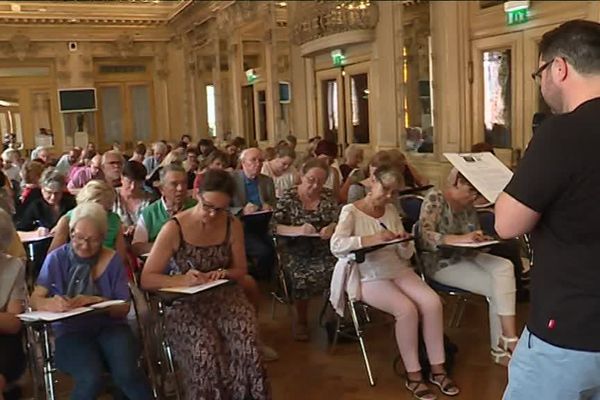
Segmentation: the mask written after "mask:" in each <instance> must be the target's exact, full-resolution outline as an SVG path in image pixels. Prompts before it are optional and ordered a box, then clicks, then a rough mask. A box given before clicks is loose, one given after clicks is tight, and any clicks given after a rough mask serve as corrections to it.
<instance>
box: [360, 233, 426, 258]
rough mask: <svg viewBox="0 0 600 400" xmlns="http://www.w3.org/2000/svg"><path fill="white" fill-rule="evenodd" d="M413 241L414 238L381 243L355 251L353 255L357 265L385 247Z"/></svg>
mask: <svg viewBox="0 0 600 400" xmlns="http://www.w3.org/2000/svg"><path fill="white" fill-rule="evenodd" d="M411 240H415V238H414V236H409V237H406V238H404V239H394V240H390V241H387V242H384V243H379V244H376V245H373V246H368V247H361V248H360V249H358V250H354V251H352V252H351V253H352V254H354V258H355V260H356V262H357V263H362V262H364V261H365V256H366V255H367V254H369V253H371V252H373V251H375V250H379V249H382V248H384V247H387V246H390V245H393V244H399V243H404V242H410V241H411Z"/></svg>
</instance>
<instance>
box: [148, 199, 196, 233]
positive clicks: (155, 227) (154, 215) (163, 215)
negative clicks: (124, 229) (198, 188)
mask: <svg viewBox="0 0 600 400" xmlns="http://www.w3.org/2000/svg"><path fill="white" fill-rule="evenodd" d="M196 203H198V202H197V201H196V200H194V199H189V198H187V199H185V200H184V201H183V207H182V208H181V211H183V210H187V209H188V208H192V207H194V206H195V205H196ZM142 217H143V218H144V224H145V225H146V231H148V242H149V243H153V242H154V241H155V240H156V237H157V236H158V232H160V229H161V228H162V227H163V225H164V224H165V223H166V222H167V221H168V220H169V218H171V217H172V216H171V215H169V213H168V212H167V209H166V208H165V206H164V203H163V200H162V198H160V199H158V200H156V201H154V202H153V203H152V204H150V205H149V206H148V207H146V208H144V210H143V211H142Z"/></svg>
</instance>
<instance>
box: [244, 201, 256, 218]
mask: <svg viewBox="0 0 600 400" xmlns="http://www.w3.org/2000/svg"><path fill="white" fill-rule="evenodd" d="M257 211H258V206H257V205H256V204H252V203H248V204H246V205H245V206H244V210H243V213H244V215H246V214H252V213H255V212H257Z"/></svg>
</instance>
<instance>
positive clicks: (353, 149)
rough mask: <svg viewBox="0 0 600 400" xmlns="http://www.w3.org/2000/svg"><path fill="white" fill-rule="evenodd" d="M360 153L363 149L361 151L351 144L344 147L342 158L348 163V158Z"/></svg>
mask: <svg viewBox="0 0 600 400" xmlns="http://www.w3.org/2000/svg"><path fill="white" fill-rule="evenodd" d="M362 152H363V149H361V148H360V147H359V146H358V145H356V144H351V145H350V146H348V147H346V150H345V151H344V156H345V157H346V161H348V159H349V158H350V157H352V156H355V155H358V154H360V153H362Z"/></svg>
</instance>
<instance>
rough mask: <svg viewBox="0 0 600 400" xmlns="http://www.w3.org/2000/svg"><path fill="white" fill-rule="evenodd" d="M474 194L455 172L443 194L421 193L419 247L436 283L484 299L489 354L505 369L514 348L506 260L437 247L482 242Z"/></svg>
mask: <svg viewBox="0 0 600 400" xmlns="http://www.w3.org/2000/svg"><path fill="white" fill-rule="evenodd" d="M478 195H479V193H478V192H477V190H476V189H475V188H474V187H473V186H472V185H471V184H470V183H469V181H467V180H466V179H465V177H464V176H462V175H461V174H459V173H458V172H457V171H456V170H453V171H452V172H451V173H450V176H449V178H448V182H447V184H446V187H445V188H444V190H443V191H440V190H438V189H432V190H430V191H429V192H428V193H427V194H426V195H425V200H424V201H423V205H422V206H421V215H420V219H419V220H420V224H421V229H420V231H421V232H420V237H419V240H420V244H421V246H422V247H423V248H424V249H425V250H429V251H430V253H426V254H423V256H422V259H423V264H424V269H425V273H426V274H427V275H428V276H430V277H431V278H433V279H434V280H435V281H437V282H439V283H442V284H444V285H449V286H454V287H457V288H460V289H463V290H468V291H470V292H473V293H477V294H480V295H482V296H486V297H487V298H488V299H489V320H490V321H489V323H490V340H491V343H490V345H491V349H492V350H491V354H492V357H493V358H494V360H495V362H496V363H499V364H503V365H506V364H507V363H508V360H509V359H510V356H511V353H512V351H513V350H514V348H515V346H516V344H517V340H518V338H517V328H516V322H515V301H516V288H515V275H514V272H513V265H512V263H511V262H510V261H508V260H507V259H505V258H501V257H497V256H493V255H490V254H487V253H483V252H481V251H475V250H465V249H460V248H458V249H454V250H451V249H447V248H444V249H443V250H440V251H438V250H439V246H440V245H454V244H461V243H472V242H477V241H481V240H484V239H485V237H484V235H483V233H482V232H481V230H480V225H479V218H478V217H477V211H476V210H475V208H474V207H473V202H474V201H475V199H476V198H477V197H478Z"/></svg>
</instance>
